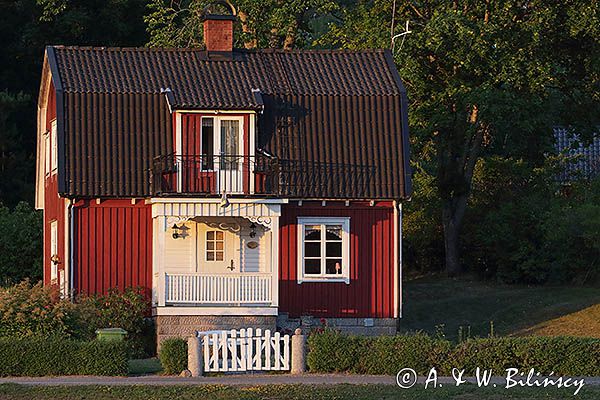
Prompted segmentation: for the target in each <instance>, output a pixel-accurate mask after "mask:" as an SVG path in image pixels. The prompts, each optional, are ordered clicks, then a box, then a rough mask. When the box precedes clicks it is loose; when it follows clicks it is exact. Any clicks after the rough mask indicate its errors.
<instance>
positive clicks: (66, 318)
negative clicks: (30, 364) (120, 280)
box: [0, 281, 155, 356]
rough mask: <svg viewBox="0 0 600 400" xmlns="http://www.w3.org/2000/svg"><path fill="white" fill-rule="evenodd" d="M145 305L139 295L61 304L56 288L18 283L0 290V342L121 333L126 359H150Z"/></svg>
mask: <svg viewBox="0 0 600 400" xmlns="http://www.w3.org/2000/svg"><path fill="white" fill-rule="evenodd" d="M147 311H148V301H147V299H146V298H145V297H144V296H143V294H142V293H141V292H140V291H139V290H135V289H128V290H126V291H125V292H123V293H121V292H118V291H116V290H113V291H111V292H110V293H109V294H107V295H105V296H100V295H98V296H91V297H88V296H82V297H80V298H79V299H78V301H77V302H75V303H72V302H71V301H69V300H68V299H61V298H60V295H59V292H58V288H56V287H54V286H42V284H41V283H38V284H35V285H31V284H30V283H29V282H28V281H23V282H21V283H19V284H17V285H14V286H11V287H8V288H3V289H0V338H3V337H5V338H23V337H42V338H48V337H55V336H58V337H66V338H74V339H78V340H93V339H94V338H95V337H96V330H97V329H101V328H122V329H125V330H126V331H127V340H126V346H127V347H128V350H129V353H130V355H131V356H147V355H152V354H153V353H154V346H155V343H154V338H155V336H154V331H153V324H151V323H149V322H147V321H146V319H145V315H146V313H147Z"/></svg>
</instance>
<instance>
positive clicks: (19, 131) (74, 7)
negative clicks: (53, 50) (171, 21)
mask: <svg viewBox="0 0 600 400" xmlns="http://www.w3.org/2000/svg"><path fill="white" fill-rule="evenodd" d="M145 11H146V0H17V1H3V2H0V36H1V37H2V52H1V53H0V65H2V68H1V69H0V90H2V92H0V201H2V202H3V203H4V204H6V205H7V206H9V207H11V208H12V207H14V206H15V205H16V204H17V203H18V202H19V201H27V202H32V201H33V193H34V190H35V188H34V183H35V154H36V153H35V149H36V134H35V132H36V118H35V115H36V103H37V98H38V92H39V84H40V77H41V72H42V62H43V52H44V47H45V46H46V45H49V44H63V45H96V46H140V45H143V44H144V43H146V32H145V28H146V27H145V25H144V21H143V15H144V12H145Z"/></svg>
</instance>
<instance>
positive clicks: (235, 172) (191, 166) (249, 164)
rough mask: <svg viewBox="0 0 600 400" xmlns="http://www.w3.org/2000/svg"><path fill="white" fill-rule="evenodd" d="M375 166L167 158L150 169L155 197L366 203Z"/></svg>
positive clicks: (240, 158)
mask: <svg viewBox="0 0 600 400" xmlns="http://www.w3.org/2000/svg"><path fill="white" fill-rule="evenodd" d="M374 173H375V170H374V168H373V167H369V166H360V165H348V164H337V163H322V162H314V161H298V160H281V159H278V158H275V157H271V156H267V155H256V156H242V155H168V156H161V157H157V158H156V159H155V160H154V165H153V169H152V186H153V192H154V194H155V195H158V196H160V195H163V196H165V195H166V196H168V195H206V196H209V195H220V194H222V193H223V192H225V193H227V194H228V195H242V196H260V197H263V196H275V197H301V198H366V197H368V196H367V193H368V191H369V190H370V185H371V184H372V181H373V179H372V178H373V176H374Z"/></svg>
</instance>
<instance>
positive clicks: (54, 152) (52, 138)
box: [50, 120, 58, 174]
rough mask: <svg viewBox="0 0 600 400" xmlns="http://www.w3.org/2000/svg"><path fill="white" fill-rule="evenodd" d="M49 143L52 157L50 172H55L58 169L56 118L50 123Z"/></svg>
mask: <svg viewBox="0 0 600 400" xmlns="http://www.w3.org/2000/svg"><path fill="white" fill-rule="evenodd" d="M50 126H51V128H50V145H51V146H52V157H51V163H50V164H51V166H52V174H55V173H56V170H57V169H58V143H57V139H56V136H57V134H56V133H57V126H56V120H53V121H52V122H51V123H50Z"/></svg>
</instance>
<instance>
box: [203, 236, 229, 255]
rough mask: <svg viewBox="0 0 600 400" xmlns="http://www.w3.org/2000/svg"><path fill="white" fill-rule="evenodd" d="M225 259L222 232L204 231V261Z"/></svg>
mask: <svg viewBox="0 0 600 400" xmlns="http://www.w3.org/2000/svg"><path fill="white" fill-rule="evenodd" d="M224 259H225V237H224V234H223V231H206V261H223V260H224Z"/></svg>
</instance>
